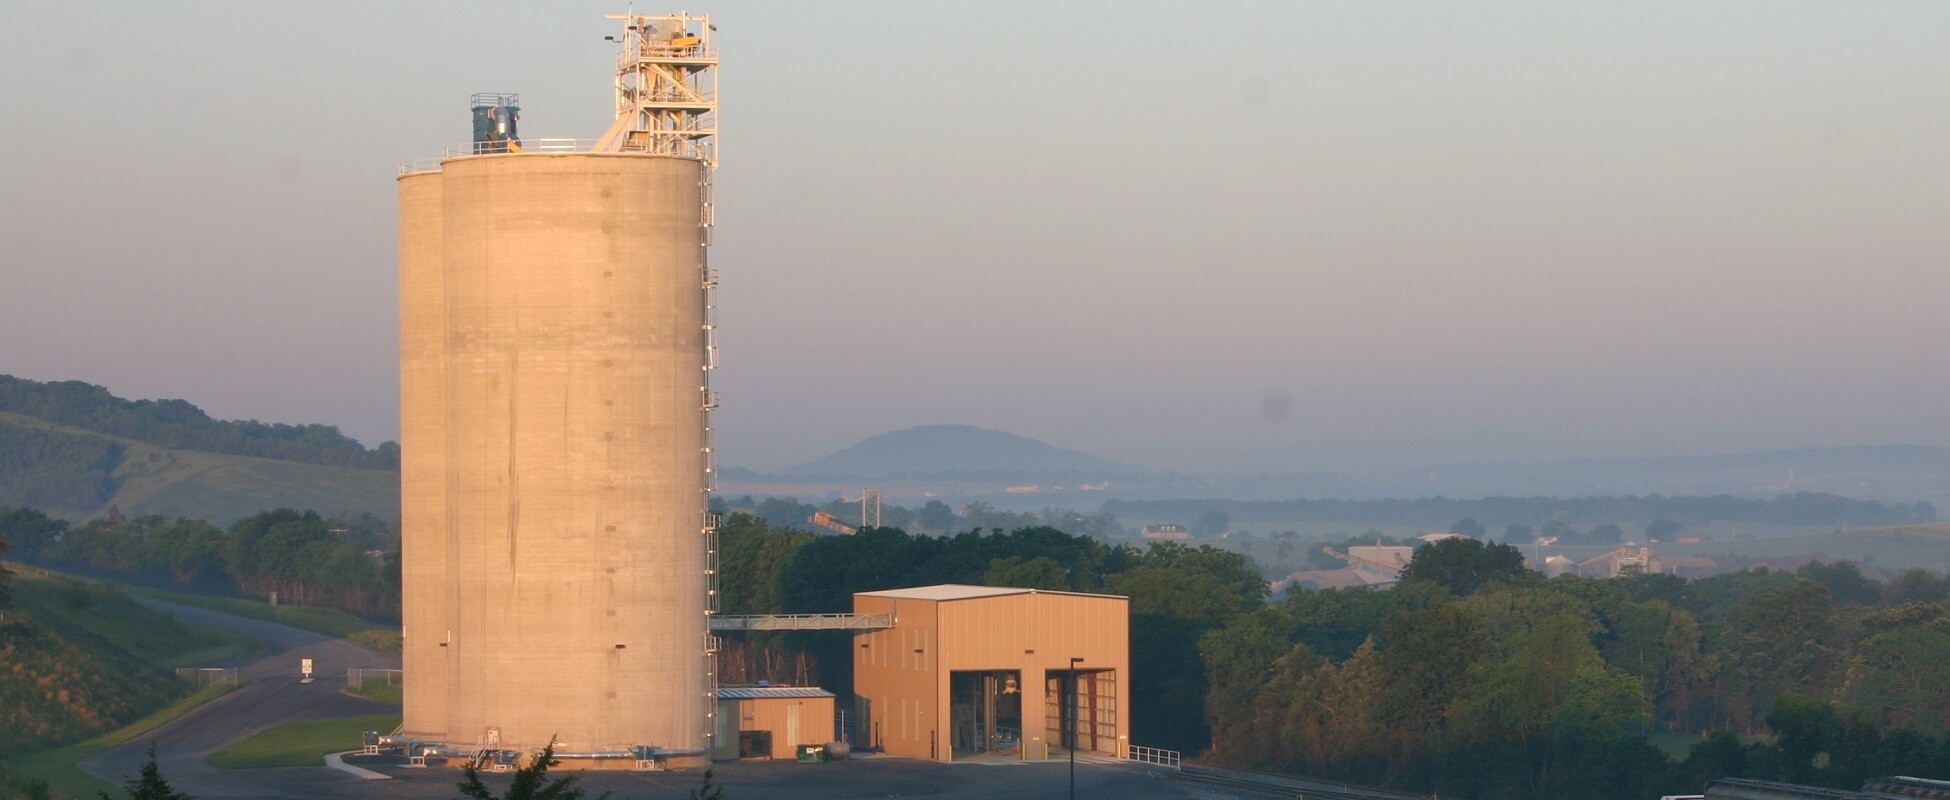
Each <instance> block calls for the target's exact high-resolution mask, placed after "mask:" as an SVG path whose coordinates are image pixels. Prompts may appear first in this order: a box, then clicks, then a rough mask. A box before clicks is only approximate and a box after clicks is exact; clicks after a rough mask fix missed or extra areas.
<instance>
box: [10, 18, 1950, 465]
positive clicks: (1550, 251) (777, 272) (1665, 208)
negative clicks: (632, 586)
mask: <svg viewBox="0 0 1950 800" xmlns="http://www.w3.org/2000/svg"><path fill="white" fill-rule="evenodd" d="M638 5H639V10H646V11H648V10H655V11H663V10H666V9H659V8H655V7H654V4H652V5H644V4H642V3H639V4H638ZM617 10H620V8H619V7H616V6H611V5H603V4H592V3H541V2H530V3H519V4H511V3H474V2H470V3H331V4H322V5H321V4H317V3H308V4H298V3H261V2H234V3H156V2H147V3H113V2H110V3H91V4H79V5H77V4H73V3H65V2H62V3H55V2H21V0H9V2H7V3H5V4H4V5H0V108H4V111H3V112H0V187H4V193H3V194H0V372H5V373H12V374H16V375H21V376H23V377H29V378H35V379H41V380H54V379H80V380H85V381H89V382H93V383H100V384H104V385H106V386H108V387H110V388H111V389H113V390H114V391H115V392H117V393H118V394H122V395H124V396H132V397H183V398H187V399H189V400H191V401H193V402H195V403H197V404H199V405H201V406H202V407H203V408H205V409H206V410H208V411H210V412H211V413H212V414H214V415H217V416H220V417H226V418H258V419H263V420H267V421H280V422H313V421H315V422H323V423H328V424H334V425H338V426H339V427H341V428H342V429H344V430H345V431H346V432H348V433H350V434H352V435H354V436H356V437H359V438H360V439H362V440H365V441H367V442H368V443H369V444H370V443H375V442H377V441H380V440H383V439H387V438H391V437H393V436H396V435H397V431H398V421H397V404H398V400H397V392H398V377H397V372H396V369H397V364H396V360H395V358H396V349H395V348H396V345H395V336H396V334H397V307H396V302H397V296H396V290H395V263H394V254H395V250H394V248H395V241H394V236H395V212H396V207H395V187H394V181H393V178H394V174H395V166H396V164H397V162H400V161H403V160H408V159H413V158H418V157H423V156H428V155H434V154H437V153H438V152H439V148H440V147H441V146H442V145H443V144H449V143H454V142H459V141H461V140H464V139H465V138H467V136H468V132H469V117H468V110H467V96H468V95H469V94H470V93H473V92H478V91H513V92H519V93H521V96H522V101H523V106H524V113H523V119H522V132H523V133H524V135H526V136H530V137H534V136H548V135H564V136H584V137H590V136H595V135H597V134H599V133H600V132H601V131H602V130H603V129H604V127H606V125H607V124H608V118H609V115H610V97H609V91H610V89H609V85H610V77H611V72H610V71H611V56H612V53H613V50H612V47H613V46H612V45H610V44H609V43H606V42H604V41H602V37H603V36H604V35H605V34H609V33H613V32H614V31H612V30H611V29H610V28H609V27H607V25H608V23H606V22H605V21H604V20H602V19H601V15H602V14H603V13H605V12H613V11H617ZM668 10H675V9H674V8H673V9H668ZM692 10H693V11H708V12H710V13H712V14H713V15H714V16H715V18H716V19H715V21H716V22H717V25H718V27H719V29H720V30H719V37H720V38H719V42H720V44H721V46H722V51H723V55H724V64H725V66H724V68H723V78H722V85H723V101H724V107H723V113H722V124H723V129H724V131H725V136H724V141H723V156H724V159H723V161H724V163H723V166H722V169H721V170H720V172H719V176H718V184H719V187H718V193H717V198H718V201H719V207H718V217H717V218H718V223H719V229H718V232H717V233H718V236H717V242H718V246H717V247H715V248H714V249H713V251H712V261H713V264H714V265H715V266H717V267H718V268H719V270H720V272H721V274H722V280H723V283H722V286H721V289H720V291H721V296H720V313H721V317H720V322H721V327H722V337H721V339H720V342H721V345H722V346H723V348H724V353H723V358H724V360H723V364H724V367H723V369H722V370H721V371H719V372H718V373H717V374H716V375H715V378H714V380H715V382H716V384H717V388H718V389H719V391H720V393H721V394H722V396H723V406H722V414H721V416H720V418H719V421H718V426H717V428H718V431H719V435H720V449H721V452H722V453H723V454H724V459H723V463H726V464H731V465H745V466H750V467H756V468H760V469H769V468H776V467H783V466H788V465H791V464H794V463H798V462H801V461H805V460H810V459H812V458H814V457H817V456H820V455H824V454H825V453H827V452H829V451H831V450H834V449H837V448H838V447H841V446H844V445H847V444H850V443H852V442H854V441H856V440H858V439H860V438H863V437H865V436H868V435H872V434H875V433H879V432H883V431H886V430H890V429H894V428H901V427H906V426H910V425H917V424H925V423H936V422H954V423H967V424H973V425H980V426H984V427H993V428H1001V429H1006V430H1009V431H1013V432H1016V433H1021V434H1024V435H1029V436H1034V437H1037V438H1040V439H1043V440H1045V441H1048V442H1050V443H1052V444H1056V445H1060V446H1065V447H1072V448H1077V449H1082V450H1087V451H1091V452H1094V453H1098V454H1101V455H1105V456H1108V457H1111V458H1116V459H1120V460H1124V461H1129V462H1134V463H1140V464H1145V465H1150V466H1154V467H1178V468H1199V469H1218V468H1227V467H1229V468H1232V469H1235V470H1238V469H1246V470H1258V469H1264V468H1271V467H1276V466H1285V467H1291V468H1362V467H1371V466H1383V465H1410V464H1418V463H1435V462H1450V461H1469V460H1478V459H1525V460H1529V459H1554V458H1571V457H1604V456H1615V455H1616V456H1623V455H1653V454H1679V453H1704V452H1726V451H1742V450H1751V449H1772V448H1783V447H1796V446H1809V445H1832V444H1871V443H1913V444H1936V445H1950V414H1946V413H1945V410H1946V404H1947V403H1950V343H1946V333H1950V312H1947V311H1946V305H1947V304H1950V269H1946V267H1950V146H1947V145H1950V47H1946V46H1945V43H1946V42H1950V3H1944V2H1937V1H1935V0H1931V1H1928V2H1912V3H1900V2H1877V3H1789V2H1778V1H1777V0H1764V1H1761V2H1715V3H1698V2H1672V3H1608V4H1600V3H1567V2H1538V3H1522V4H1519V3H1467V4H1465V3H1449V2H1442V3H1377V2H1346V3H1298V2H1294V3H1286V2H1281V3H1264V4H1221V3H1196V4H1193V3H1183V4H1174V3H1071V2H1055V3H1051V2H1043V3H1035V4H1030V3H1016V4H1001V3H986V2H985V3H980V4H975V3H968V4H960V5H948V4H941V3H844V4H841V3H780V4H759V3H746V2H723V3H716V4H713V5H711V6H710V7H708V8H694V9H692Z"/></svg>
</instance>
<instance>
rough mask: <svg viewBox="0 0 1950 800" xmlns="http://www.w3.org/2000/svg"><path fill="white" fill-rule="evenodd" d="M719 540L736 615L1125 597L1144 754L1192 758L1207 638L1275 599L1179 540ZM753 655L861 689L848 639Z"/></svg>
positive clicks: (1253, 575) (737, 523) (794, 641)
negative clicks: (1021, 592) (1046, 593)
mask: <svg viewBox="0 0 1950 800" xmlns="http://www.w3.org/2000/svg"><path fill="white" fill-rule="evenodd" d="M719 536H720V546H719V548H720V554H721V555H720V558H721V565H722V568H721V569H720V574H721V575H722V585H721V586H720V593H721V594H720V596H721V601H720V602H721V611H722V613H726V614H809V613H834V612H847V611H851V610H852V608H853V593H855V592H866V591H876V590H881V589H893V588H900V587H907V586H925V585H929V584H936V583H965V584H977V585H989V586H1013V587H1020V588H1030V589H1052V590H1062V591H1080V592H1107V593H1110V594H1119V595H1125V596H1128V597H1130V598H1131V673H1132V674H1131V676H1130V680H1131V697H1132V703H1133V704H1134V705H1135V706H1136V708H1135V709H1134V710H1133V712H1132V717H1131V718H1132V725H1133V735H1134V737H1135V740H1136V741H1139V742H1142V743H1144V744H1147V745H1152V746H1158V747H1175V748H1179V749H1185V750H1197V749H1200V748H1202V747H1203V746H1204V744H1205V742H1206V741H1207V740H1208V737H1207V733H1206V717H1205V714H1204V710H1203V699H1204V696H1205V689H1206V687H1205V680H1204V665H1203V663H1202V662H1201V661H1200V659H1199V652H1198V642H1199V638H1200V637H1201V636H1203V635H1205V634H1206V633H1208V632H1210V631H1213V630H1216V629H1218V628H1219V627H1220V626H1221V625H1223V624H1224V623H1225V622H1226V621H1228V620H1230V619H1232V618H1234V617H1236V616H1238V615H1241V614H1245V613H1247V612H1249V611H1251V610H1252V609H1254V608H1257V607H1259V606H1260V605H1261V604H1262V603H1263V602H1264V600H1265V598H1266V596H1267V586H1266V583H1265V581H1263V580H1261V579H1260V577H1259V574H1258V573H1257V571H1256V569H1255V568H1254V566H1253V564H1252V561H1251V560H1250V559H1248V558H1246V557H1245V556H1243V555H1240V554H1238V553H1231V552H1227V551H1224V550H1219V549H1217V548H1213V547H1210V546H1201V547H1196V548H1193V547H1187V546H1185V545H1181V544H1176V543H1155V544H1152V545H1150V546H1149V547H1145V548H1136V547H1132V546H1129V545H1118V546H1114V547H1113V546H1108V545H1105V544H1104V543H1102V542H1100V541H1098V540H1096V539H1093V538H1090V537H1087V536H1075V535H1071V534H1067V533H1064V532H1062V531H1059V530H1056V529H1055V528H1051V527H1046V526H1038V527H1027V528H1019V529H1016V530H1013V531H1008V532H1004V531H1003V530H1001V529H989V530H987V531H982V530H968V531H964V532H962V533H958V534H954V535H951V536H926V535H916V534H910V533H907V532H906V531H903V530H900V529H897V528H868V529H865V530H862V531H860V532H858V533H856V534H854V535H852V536H821V535H817V534H813V533H808V532H805V531H798V530H793V529H790V528H784V527H777V526H772V525H768V524H767V523H766V520H765V519H763V518H761V517H758V516H755V515H752V514H743V513H734V514H731V515H730V516H729V517H728V518H727V519H726V521H725V522H724V524H723V525H722V526H721V528H720V531H719ZM752 644H753V646H756V647H760V648H772V649H781V650H784V651H787V652H790V653H793V654H807V655H809V656H810V657H812V658H813V660H814V661H815V663H816V670H815V671H816V672H817V673H818V676H819V680H820V683H821V684H823V685H826V686H832V687H847V686H851V685H852V674H851V670H852V666H853V662H852V659H851V658H850V657H849V656H850V648H851V646H852V645H851V641H850V640H849V639H848V637H847V636H846V635H845V634H843V633H841V634H831V633H824V632H807V633H793V634H783V635H778V634H774V635H765V636H755V637H752ZM749 660H754V661H760V660H764V659H749Z"/></svg>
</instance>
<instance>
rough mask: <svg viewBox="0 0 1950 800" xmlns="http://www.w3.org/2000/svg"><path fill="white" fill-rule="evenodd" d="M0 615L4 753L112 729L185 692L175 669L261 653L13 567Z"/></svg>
mask: <svg viewBox="0 0 1950 800" xmlns="http://www.w3.org/2000/svg"><path fill="white" fill-rule="evenodd" d="M9 568H10V569H14V570H15V571H16V572H17V573H20V574H18V575H17V576H16V577H15V578H14V580H13V587H12V588H13V608H12V609H10V610H9V611H7V612H6V617H5V619H4V621H0V664H5V665H7V667H6V669H0V753H7V754H10V755H11V754H17V753H24V752H28V751H32V750H39V749H44V748H51V747H56V746H59V745H62V744H65V743H68V742H74V741H79V740H82V739H87V738H89V737H92V736H97V735H100V734H102V733H104V732H107V731H110V730H114V729H116V728H118V727H121V726H122V725H125V724H127V723H129V722H131V721H134V720H135V719H137V718H140V717H142V716H143V715H145V714H148V713H150V712H153V711H155V710H157V709H159V708H162V707H163V706H165V705H168V704H169V703H171V702H172V701H175V700H177V699H179V698H182V697H183V696H185V695H188V694H189V693H190V692H191V689H192V687H190V686H189V685H188V684H185V683H183V682H181V681H178V680H177V679H176V674H175V671H174V669H172V668H173V667H176V666H182V665H189V664H197V663H205V662H209V661H216V660H222V659H228V658H236V657H240V656H244V655H250V654H253V653H257V652H261V651H262V650H263V643H262V642H259V641H257V640H255V639H251V638H249V637H244V636H238V635H236V634H231V633H225V632H222V631H216V630H211V629H208V628H200V627H194V626H190V625H185V624H183V623H180V622H177V621H176V620H175V619H172V618H171V617H169V616H168V615H165V614H161V613H158V612H155V611H151V610H149V609H147V608H144V607H142V606H141V605H138V604H137V603H136V602H135V601H133V600H131V599H130V598H129V597H128V596H127V595H124V594H122V593H121V592H119V591H116V590H114V589H113V588H111V587H108V586H105V585H102V584H97V583H89V582H84V581H78V580H74V579H70V578H63V577H52V576H46V575H40V574H37V571H36V570H34V569H32V568H28V567H13V566H11V565H10V566H9Z"/></svg>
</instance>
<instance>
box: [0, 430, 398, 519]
mask: <svg viewBox="0 0 1950 800" xmlns="http://www.w3.org/2000/svg"><path fill="white" fill-rule="evenodd" d="M9 437H11V439H10V438H9ZM15 439H17V440H19V441H21V442H40V443H42V444H41V445H40V449H39V450H38V451H37V452H43V453H46V454H47V457H35V456H28V455H22V454H19V453H16V454H15V455H12V456H0V506H8V505H22V506H32V507H36V508H42V509H45V510H46V511H48V512H49V513H50V514H58V515H60V516H64V517H68V518H70V519H80V518H84V517H94V516H100V515H101V514H102V513H103V512H104V511H105V510H106V509H107V508H108V507H109V506H111V505H112V506H115V507H117V508H119V509H121V511H122V513H123V514H125V515H128V516H130V517H134V516H139V515H143V514H161V515H163V516H167V517H177V516H183V517H194V518H199V519H207V520H210V521H211V522H214V523H217V524H219V525H222V524H227V523H229V522H232V521H234V520H237V519H239V518H241V517H244V516H247V515H249V514H253V513H256V512H258V511H262V510H265V509H269V508H312V509H317V510H319V511H320V512H323V513H325V514H337V513H340V512H350V513H361V512H367V513H372V514H374V515H377V516H379V517H382V518H386V519H392V518H395V517H397V516H398V515H399V473H397V472H393V471H391V470H379V469H354V468H350V467H330V466H323V465H319V464H307V463H302V462H298V461H281V460H276V459H270V458H257V457H253V456H240V455H228V454H223V453H205V452H196V451H190V450H172V449H167V448H163V447H158V446H156V445H152V444H147V443H144V442H139V441H135V440H132V439H122V438H117V437H113V436H108V435H106V434H100V433H95V432H93V431H89V430H86V429H82V428H75V427H70V426H66V425H60V424H56V423H52V422H47V421H45V420H40V419H35V418H33V417H28V416H24V415H21V414H16V413H13V412H8V411H0V444H3V443H6V442H8V441H11V440H15ZM7 450H8V448H4V447H0V453H5V452H7ZM29 491H31V492H33V493H34V497H33V498H28V497H26V496H22V497H14V494H18V493H22V492H29ZM89 501H92V502H89Z"/></svg>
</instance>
